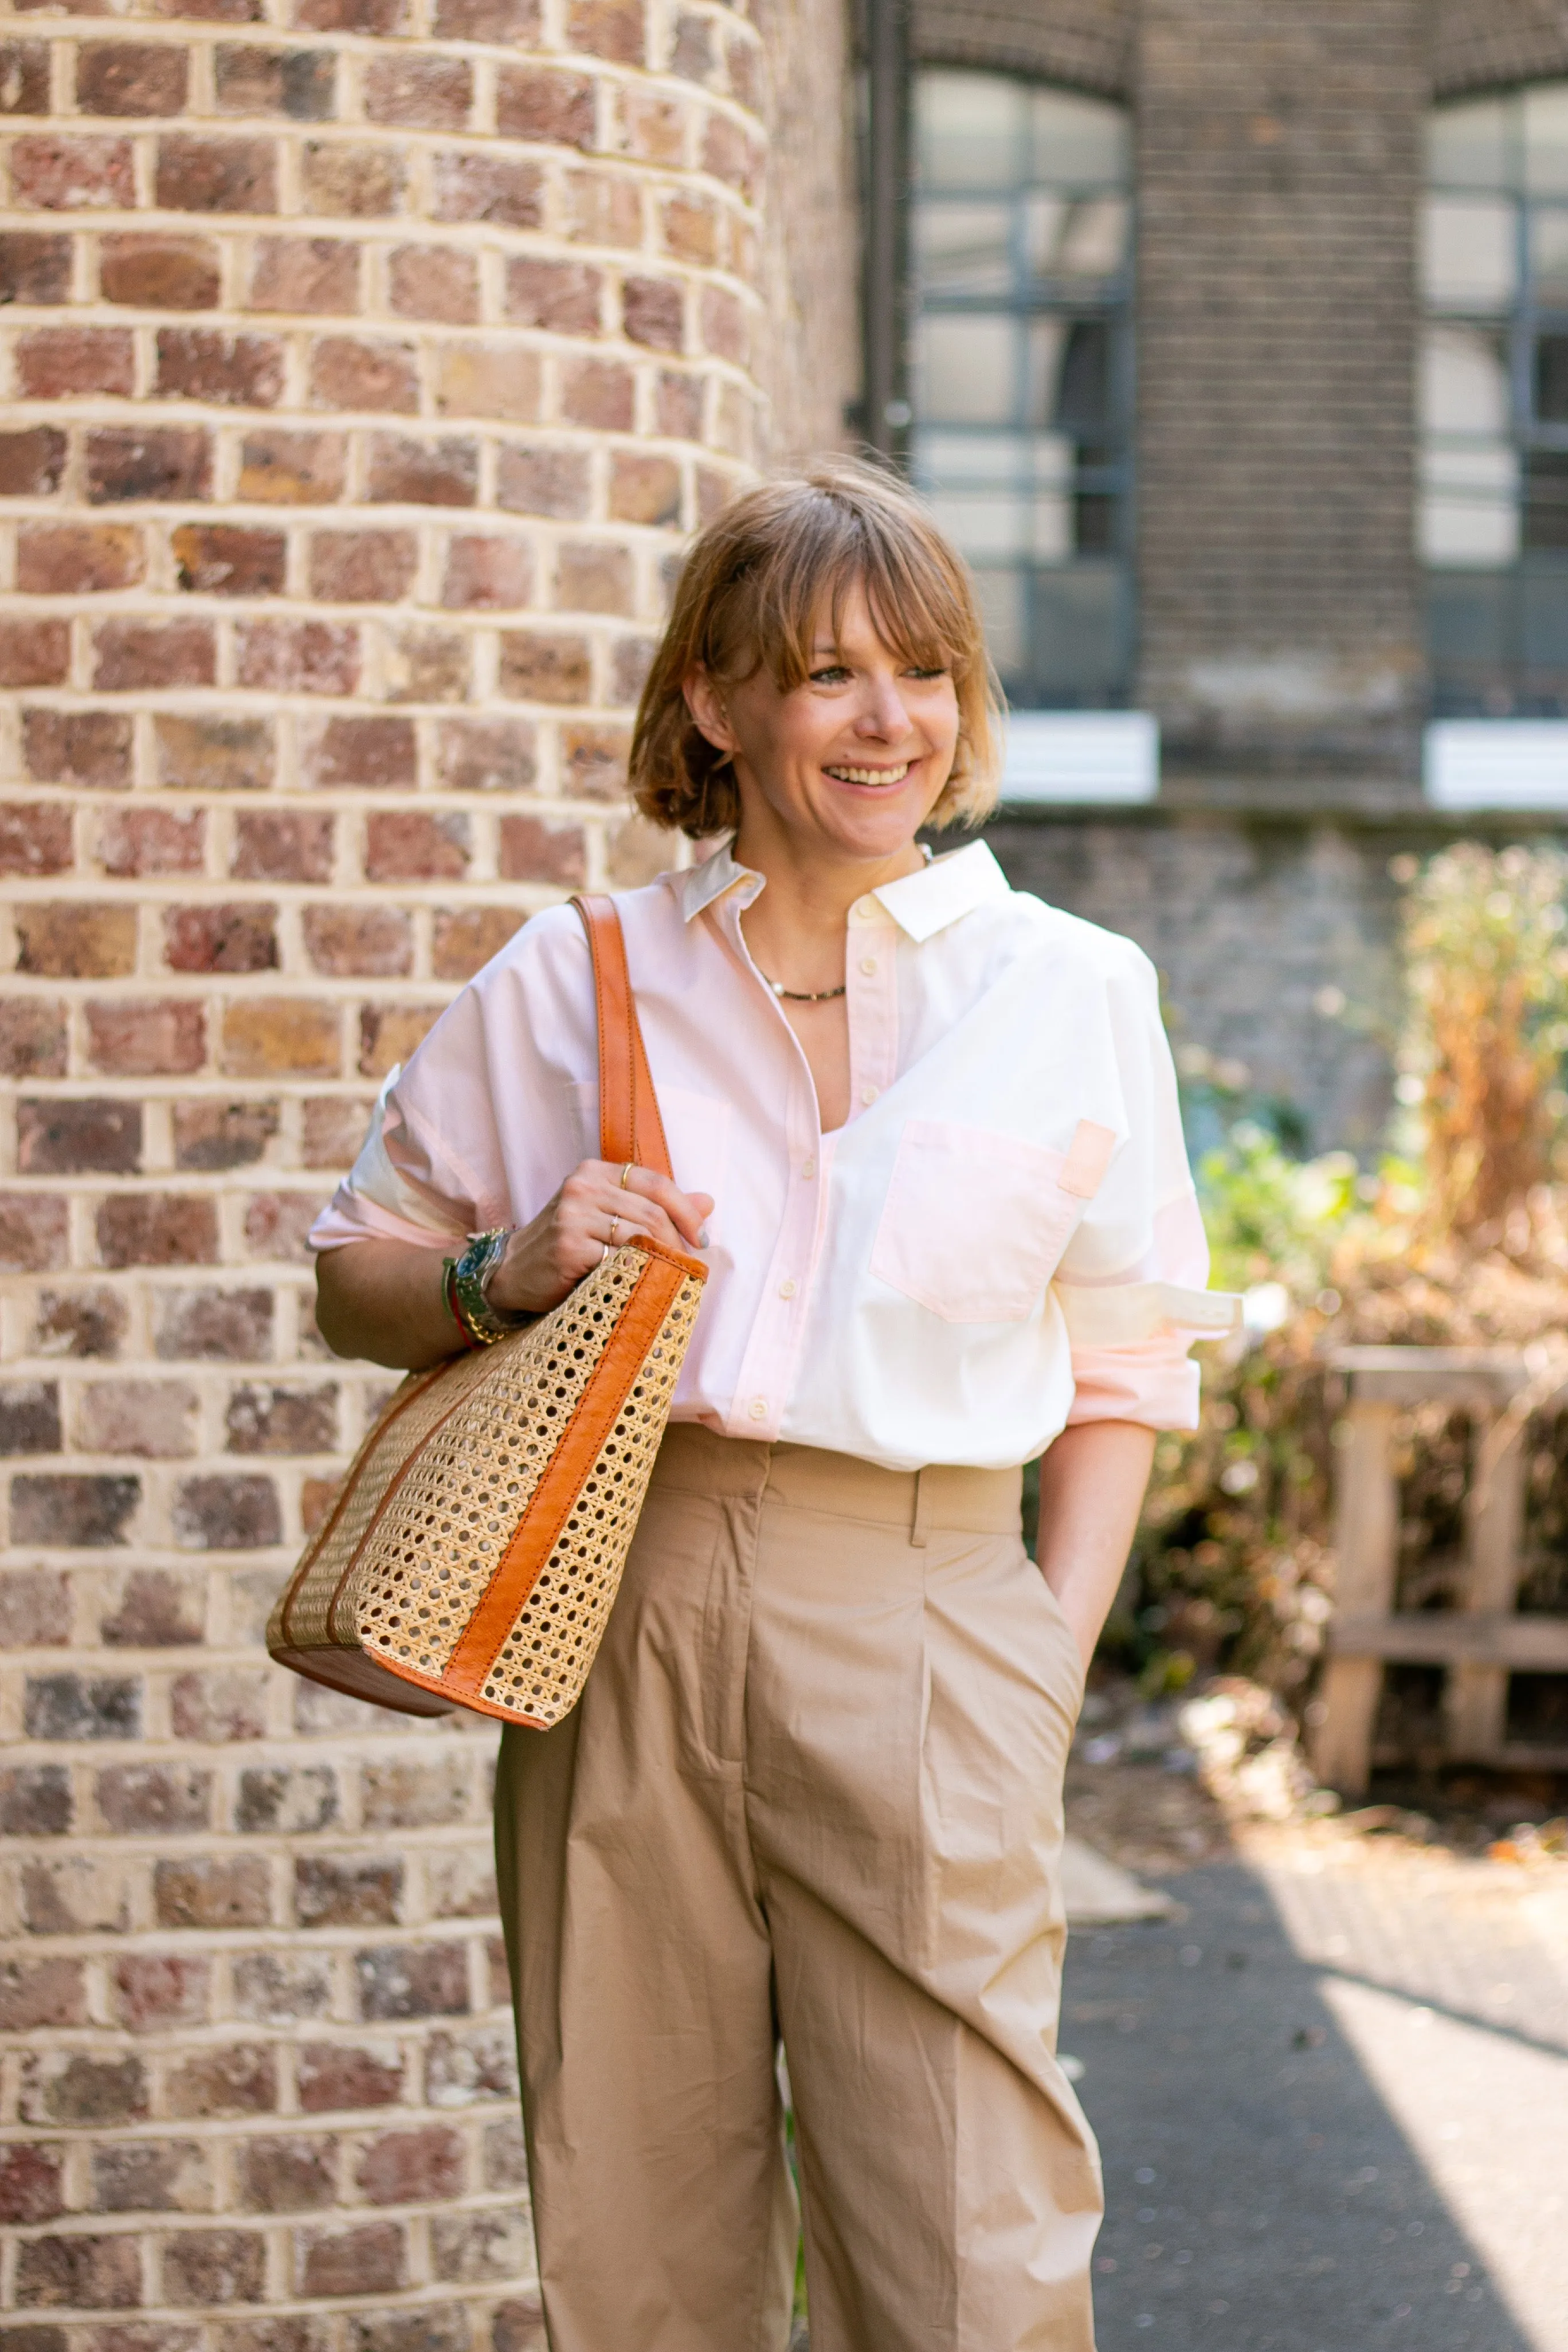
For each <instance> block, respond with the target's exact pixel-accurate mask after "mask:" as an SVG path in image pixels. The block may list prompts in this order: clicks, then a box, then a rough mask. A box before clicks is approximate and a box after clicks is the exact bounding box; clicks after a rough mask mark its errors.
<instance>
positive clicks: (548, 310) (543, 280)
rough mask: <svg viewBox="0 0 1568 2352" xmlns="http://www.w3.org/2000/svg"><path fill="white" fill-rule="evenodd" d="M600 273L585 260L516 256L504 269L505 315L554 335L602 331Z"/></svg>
mask: <svg viewBox="0 0 1568 2352" xmlns="http://www.w3.org/2000/svg"><path fill="white" fill-rule="evenodd" d="M604 287H605V279H604V273H603V271H601V270H598V269H595V268H591V267H590V266H589V264H588V263H587V262H585V261H551V260H548V259H546V258H544V257H541V256H539V255H536V254H531V253H521V254H516V255H514V256H513V257H512V258H511V259H510V261H509V262H508V263H507V266H506V315H507V317H508V318H509V319H515V320H517V321H518V323H519V325H521V326H524V327H542V328H546V329H548V330H549V331H550V332H551V333H552V334H556V335H597V334H599V333H601V332H602V331H603V304H604Z"/></svg>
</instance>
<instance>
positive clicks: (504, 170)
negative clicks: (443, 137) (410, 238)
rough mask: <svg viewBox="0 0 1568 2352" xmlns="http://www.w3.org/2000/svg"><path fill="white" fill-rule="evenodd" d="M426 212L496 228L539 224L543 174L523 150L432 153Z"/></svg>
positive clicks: (536, 226) (535, 226) (441, 218)
mask: <svg viewBox="0 0 1568 2352" xmlns="http://www.w3.org/2000/svg"><path fill="white" fill-rule="evenodd" d="M431 216H432V218H433V219H435V220H438V221H489V222H492V223H493V224H494V225H495V226H497V227H498V228H542V227H543V226H544V175H543V173H542V171H541V170H540V167H539V165H538V164H537V163H534V162H533V161H532V160H531V158H530V157H528V156H525V155H507V154H500V155H495V154H473V153H468V154H463V153H453V154H449V155H437V157H436V159H435V164H434V206H433V210H432V215H431Z"/></svg>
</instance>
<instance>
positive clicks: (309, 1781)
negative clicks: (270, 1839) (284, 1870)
mask: <svg viewBox="0 0 1568 2352" xmlns="http://www.w3.org/2000/svg"><path fill="white" fill-rule="evenodd" d="M338 1812H339V1808H338V1783H337V1775H336V1773H335V1772H334V1771H333V1769H332V1768H331V1765H330V1764H305V1765H300V1766H298V1767H292V1768H291V1767H289V1766H287V1765H281V1764H272V1765H258V1766H253V1767H252V1769H250V1770H249V1771H247V1772H242V1773H241V1774H240V1776H239V1783H238V1789H237V1796H236V1801H235V1809H234V1826H235V1828H236V1829H237V1830H238V1831H240V1832H242V1833H243V1834H245V1835H251V1836H259V1835H268V1834H271V1833H272V1832H280V1833H282V1834H283V1835H285V1836H290V1837H298V1836H305V1835H309V1834H310V1832H312V1831H314V1830H324V1829H331V1828H332V1827H333V1826H334V1825H335V1823H336V1822H337V1820H338Z"/></svg>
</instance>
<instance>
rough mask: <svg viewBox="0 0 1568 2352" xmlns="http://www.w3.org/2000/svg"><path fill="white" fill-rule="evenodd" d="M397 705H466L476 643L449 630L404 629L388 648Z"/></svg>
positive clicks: (392, 691)
mask: <svg viewBox="0 0 1568 2352" xmlns="http://www.w3.org/2000/svg"><path fill="white" fill-rule="evenodd" d="M386 650H387V664H386V682H387V693H388V696H389V698H390V699H391V700H392V701H394V702H467V700H468V688H469V683H470V670H471V659H472V651H473V641H472V639H471V638H469V637H468V636H466V635H458V634H457V633H456V632H454V631H451V630H447V629H402V630H399V631H398V633H397V635H395V637H393V638H392V639H391V641H390V643H389V644H388V646H387V649H386Z"/></svg>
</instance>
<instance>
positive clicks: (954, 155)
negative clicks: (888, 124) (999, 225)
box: [915, 73, 1028, 188]
mask: <svg viewBox="0 0 1568 2352" xmlns="http://www.w3.org/2000/svg"><path fill="white" fill-rule="evenodd" d="M1027 109H1028V92H1027V90H1026V88H1025V86H1024V84H1023V83H1021V82H1017V81H1015V80H1013V79H1011V78H1010V77H1009V76H1008V75H1005V74H978V73H922V74H921V75H920V76H919V77H918V79H917V80H916V83H915V156H916V169H917V171H918V173H919V175H920V178H921V183H922V184H924V185H925V186H926V187H929V188H1010V187H1012V186H1014V185H1015V184H1016V182H1017V180H1018V178H1019V176H1020V171H1021V167H1022V164H1023V160H1024V152H1025V149H1024V142H1025V139H1026V123H1027Z"/></svg>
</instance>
